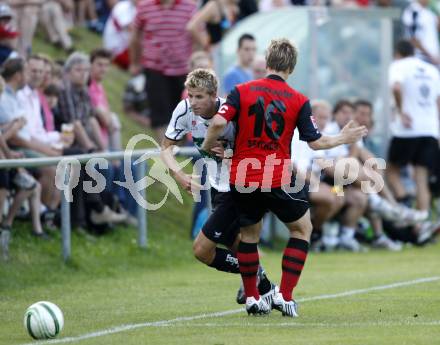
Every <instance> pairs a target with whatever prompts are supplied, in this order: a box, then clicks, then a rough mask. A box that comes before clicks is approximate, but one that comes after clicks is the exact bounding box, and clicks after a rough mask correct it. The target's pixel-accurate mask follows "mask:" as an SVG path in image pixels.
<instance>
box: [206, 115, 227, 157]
mask: <svg viewBox="0 0 440 345" xmlns="http://www.w3.org/2000/svg"><path fill="white" fill-rule="evenodd" d="M227 124H228V121H227V120H226V119H225V118H224V117H223V116H221V115H219V114H216V115H214V117H213V118H212V120H211V123H210V124H209V127H208V131H207V132H206V137H205V140H204V141H203V144H202V150H203V151H206V152H211V149H212V148H213V147H214V146H216V145H217V139H218V138H219V137H220V135H221V134H222V133H223V130H224V129H225V127H226V125H227Z"/></svg>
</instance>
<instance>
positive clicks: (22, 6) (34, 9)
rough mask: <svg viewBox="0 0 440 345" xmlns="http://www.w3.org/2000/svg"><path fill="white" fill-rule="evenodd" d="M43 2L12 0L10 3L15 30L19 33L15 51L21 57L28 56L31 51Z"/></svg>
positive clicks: (36, 0)
mask: <svg viewBox="0 0 440 345" xmlns="http://www.w3.org/2000/svg"><path fill="white" fill-rule="evenodd" d="M43 2H44V0H14V1H11V2H10V3H11V6H12V7H13V9H14V10H15V12H16V14H17V18H16V20H17V28H18V31H19V32H20V36H19V39H18V47H17V49H18V52H19V53H20V55H21V56H28V55H29V54H30V52H31V50H32V39H33V38H34V34H35V29H36V28H37V23H38V16H39V13H40V9H41V5H42V4H43Z"/></svg>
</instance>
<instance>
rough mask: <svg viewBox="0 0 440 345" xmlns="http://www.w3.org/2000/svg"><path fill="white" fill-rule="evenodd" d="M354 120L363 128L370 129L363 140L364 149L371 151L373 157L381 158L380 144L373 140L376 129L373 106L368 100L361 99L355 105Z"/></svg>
mask: <svg viewBox="0 0 440 345" xmlns="http://www.w3.org/2000/svg"><path fill="white" fill-rule="evenodd" d="M354 120H355V121H356V122H357V123H358V124H359V125H361V126H365V127H366V128H367V129H368V135H366V136H365V137H363V138H362V142H363V143H364V147H365V148H366V149H367V150H368V151H370V152H371V153H372V154H373V156H375V157H380V146H379V143H377V142H375V141H374V139H373V138H371V133H372V130H373V127H374V119H373V105H372V104H371V103H370V102H369V101H366V100H362V99H359V100H357V101H356V102H355V103H354Z"/></svg>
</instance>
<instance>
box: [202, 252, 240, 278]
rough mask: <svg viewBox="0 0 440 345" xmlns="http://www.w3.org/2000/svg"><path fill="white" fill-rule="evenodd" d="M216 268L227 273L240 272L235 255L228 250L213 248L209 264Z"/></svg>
mask: <svg viewBox="0 0 440 345" xmlns="http://www.w3.org/2000/svg"><path fill="white" fill-rule="evenodd" d="M208 266H210V267H214V268H215V269H216V270H219V271H222V272H229V273H237V274H238V273H240V270H239V268H238V260H237V257H236V256H235V255H234V253H232V252H231V251H230V250H227V249H223V248H215V257H214V260H213V261H212V263H211V264H210V265H208Z"/></svg>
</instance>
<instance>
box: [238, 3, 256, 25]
mask: <svg viewBox="0 0 440 345" xmlns="http://www.w3.org/2000/svg"><path fill="white" fill-rule="evenodd" d="M238 8H239V14H238V18H237V21H238V20H241V19H243V18H246V17H247V16H250V15H251V14H254V13H257V12H258V5H257V1H256V0H239V1H238Z"/></svg>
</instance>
